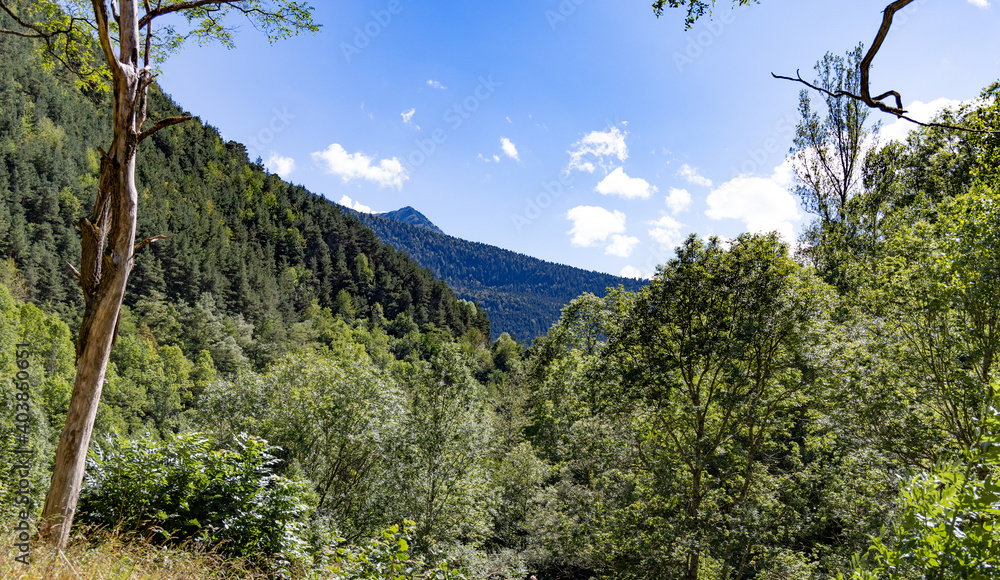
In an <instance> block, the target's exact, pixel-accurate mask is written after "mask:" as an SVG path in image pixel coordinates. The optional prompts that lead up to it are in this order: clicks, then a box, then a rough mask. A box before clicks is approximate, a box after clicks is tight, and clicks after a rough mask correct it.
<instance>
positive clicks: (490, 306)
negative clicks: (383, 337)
mask: <svg viewBox="0 0 1000 580" xmlns="http://www.w3.org/2000/svg"><path fill="white" fill-rule="evenodd" d="M404 209H407V208H404ZM399 211H400V212H402V211H403V210H399ZM392 213H397V212H392ZM356 215H358V217H359V218H360V219H361V221H363V222H364V223H365V224H366V225H367V226H368V227H370V228H371V229H372V230H374V232H375V233H376V234H377V235H378V237H379V238H380V239H381V240H382V241H383V242H385V243H386V244H389V245H390V246H392V247H394V248H396V249H397V250H399V251H401V252H405V253H407V254H409V255H410V257H412V258H413V259H414V260H416V261H417V262H418V263H419V264H420V265H421V266H423V267H425V268H428V269H429V270H430V271H431V272H433V273H434V275H435V276H437V277H438V278H440V279H442V280H444V281H445V282H447V283H448V285H449V286H451V288H452V289H453V290H454V291H455V293H456V294H457V295H458V296H460V297H462V298H465V299H467V300H472V301H474V302H476V303H477V304H479V305H480V307H482V309H483V310H484V311H486V314H487V315H488V316H489V318H490V326H491V328H492V330H493V333H494V335H499V334H500V333H503V332H507V333H509V334H510V335H511V336H513V337H514V338H516V339H518V340H522V341H530V340H532V339H533V338H535V337H537V336H541V335H543V334H545V332H546V331H547V330H548V328H549V327H550V326H551V325H552V323H554V322H555V321H556V320H558V319H559V314H560V312H561V310H562V308H563V306H565V305H566V304H568V303H569V302H570V301H571V300H572V299H574V298H576V297H577V296H579V295H580V294H583V293H584V292H590V293H593V294H597V295H598V296H603V295H604V294H605V291H606V290H607V288H609V287H617V286H619V285H621V286H624V287H625V289H626V290H629V291H636V290H638V289H640V288H642V286H643V285H644V284H645V283H644V282H643V281H639V280H633V279H629V278H620V277H618V276H612V275H610V274H602V273H600V272H591V271H587V270H582V269H580V268H574V267H572V266H565V265H561V264H554V263H552V262H546V261H543V260H539V259H537V258H532V257H530V256H525V255H524V254H519V253H517V252H512V251H510V250H504V249H501V248H497V247H495V246H490V245H487V244H482V243H478V242H470V241H468V240H463V239H461V238H456V237H453V236H449V235H446V234H444V233H439V232H434V231H429V230H428V229H427V228H425V227H420V226H415V225H410V224H408V223H402V222H400V221H398V220H396V219H393V218H392V217H388V216H387V214H356ZM425 219H426V218H425ZM428 223H429V222H428Z"/></svg>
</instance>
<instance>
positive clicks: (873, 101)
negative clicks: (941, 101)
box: [771, 0, 997, 134]
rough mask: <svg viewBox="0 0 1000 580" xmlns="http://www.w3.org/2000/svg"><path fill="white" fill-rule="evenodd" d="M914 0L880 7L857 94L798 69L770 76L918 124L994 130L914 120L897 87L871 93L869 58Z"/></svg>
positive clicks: (905, 0)
mask: <svg viewBox="0 0 1000 580" xmlns="http://www.w3.org/2000/svg"><path fill="white" fill-rule="evenodd" d="M913 2H914V0H896V1H895V2H892V3H891V4H889V5H888V6H886V7H885V10H883V11H882V25H881V26H879V29H878V33H876V34H875V40H874V41H873V42H872V45H871V46H870V47H869V48H868V52H866V53H865V56H864V58H862V59H861V64H860V66H859V68H860V69H861V70H860V71H859V72H860V74H861V83H860V84H861V94H860V95H856V94H854V93H851V92H849V91H844V90H839V91H836V92H833V91H829V90H827V89H824V88H822V87H818V86H816V85H814V84H812V83H810V82H808V81H806V80H805V79H803V78H802V75H801V74H799V71H795V77H794V78H793V77H787V76H781V75H776V74H774V73H771V76H772V77H774V78H776V79H782V80H787V81H792V82H798V83H802V84H804V85H806V86H807V87H809V88H811V89H813V90H816V91H819V92H821V93H823V94H826V95H829V96H831V97H833V98H835V99H839V98H841V97H847V98H849V99H854V100H856V101H860V102H862V103H864V104H865V105H868V106H869V107H871V108H872V109H878V110H880V111H882V112H885V113H889V114H891V115H895V116H896V117H897V118H900V119H904V120H906V121H909V122H911V123H914V124H916V125H920V126H921V127H938V128H941V129H953V130H957V131H967V132H970V133H986V134H993V133H997V131H986V130H981V129H972V128H970V127H959V126H956V125H948V124H946V123H924V122H921V121H917V120H916V119H914V118H912V117H908V116H906V111H905V110H904V109H903V100H902V98H901V97H900V95H899V93H898V92H896V91H886V92H884V93H882V94H881V95H878V96H877V97H874V98H873V97H872V96H871V89H870V88H869V87H870V83H871V66H872V61H874V60H875V55H876V54H878V51H879V49H881V48H882V43H883V42H885V37H886V36H887V35H888V34H889V29H890V28H892V19H893V17H894V16H895V14H896V12H899V11H900V10H902V9H903V8H905V7H906V6H907V5H909V4H912V3H913ZM888 97H892V98H893V101H894V104H886V102H885V99H886V98H888Z"/></svg>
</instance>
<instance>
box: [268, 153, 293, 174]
mask: <svg viewBox="0 0 1000 580" xmlns="http://www.w3.org/2000/svg"><path fill="white" fill-rule="evenodd" d="M264 167H267V170H268V171H270V172H271V173H277V174H278V175H280V176H281V178H282V179H287V178H288V176H289V175H291V173H292V172H293V171H295V160H294V159H292V158H291V157H282V156H281V155H278V154H277V153H275V152H273V151H272V152H271V156H270V157H269V158H268V159H267V161H266V162H265V163H264Z"/></svg>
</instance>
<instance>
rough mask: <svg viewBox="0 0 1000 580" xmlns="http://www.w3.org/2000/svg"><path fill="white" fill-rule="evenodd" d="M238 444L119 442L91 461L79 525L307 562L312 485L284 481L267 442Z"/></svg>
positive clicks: (192, 439) (257, 557)
mask: <svg viewBox="0 0 1000 580" xmlns="http://www.w3.org/2000/svg"><path fill="white" fill-rule="evenodd" d="M233 443H234V445H233V447H234V449H220V448H213V446H212V445H211V444H210V443H209V441H208V440H207V439H205V438H204V437H202V436H201V435H200V434H198V433H189V434H183V435H177V436H175V437H173V438H172V439H171V440H168V441H165V442H158V441H154V440H152V439H150V438H143V439H138V440H125V439H119V440H117V441H116V442H114V443H113V445H111V446H110V447H109V449H108V450H107V451H105V452H103V453H102V452H96V453H93V454H92V455H91V456H90V458H88V467H87V475H86V479H85V481H84V488H83V490H82V492H81V494H80V504H79V514H78V516H77V518H78V520H77V521H79V522H80V523H83V524H90V525H98V526H105V527H107V528H109V529H121V530H125V531H135V532H139V533H143V534H145V535H149V534H150V533H152V534H153V535H154V536H158V537H160V539H161V540H162V541H164V542H170V543H182V542H192V543H195V544H200V545H201V546H203V547H205V548H211V549H216V550H217V551H218V552H220V553H222V554H224V555H227V556H233V557H238V558H246V559H248V560H252V561H254V562H257V563H258V564H264V563H265V562H268V561H274V560H282V559H284V560H296V561H298V560H302V559H305V556H306V552H307V551H306V542H305V541H304V539H303V537H304V535H305V533H306V523H307V522H308V520H309V518H310V516H311V514H312V512H313V510H314V508H315V497H314V496H313V494H312V493H311V492H310V491H309V489H310V485H309V484H308V483H306V482H304V481H299V480H296V479H289V478H286V477H283V476H280V475H277V474H276V473H275V467H276V463H277V460H276V459H275V458H274V457H273V456H272V455H271V453H270V452H271V451H272V450H273V448H270V447H269V446H268V444H267V442H266V441H265V440H263V439H260V438H257V437H253V436H248V435H240V436H238V437H235V438H234V440H233Z"/></svg>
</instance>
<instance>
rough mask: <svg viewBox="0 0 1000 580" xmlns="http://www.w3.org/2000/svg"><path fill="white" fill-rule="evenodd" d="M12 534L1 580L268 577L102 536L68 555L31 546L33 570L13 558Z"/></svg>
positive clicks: (76, 545)
mask: <svg viewBox="0 0 1000 580" xmlns="http://www.w3.org/2000/svg"><path fill="white" fill-rule="evenodd" d="M15 541H16V540H15V539H14V536H13V535H12V534H10V533H6V532H5V533H3V535H0V579H2V580H8V579H11V580H14V579H17V580H22V579H23V580H82V579H86V580H125V579H129V580H202V579H204V580H208V579H212V580H228V579H230V578H232V579H235V578H248V579H252V580H257V579H260V580H263V579H265V578H267V576H266V575H265V574H262V573H260V572H257V571H253V570H252V569H251V568H248V567H244V566H241V565H240V564H239V563H233V562H232V561H228V560H223V559H222V558H220V557H218V556H215V555H213V554H198V553H195V552H192V551H187V550H182V549H177V548H164V547H160V546H155V545H152V544H150V543H148V542H145V541H143V540H141V539H139V540H136V539H135V538H128V540H126V538H124V537H121V536H117V535H113V534H107V533H97V534H94V535H92V536H91V537H90V538H89V539H84V538H83V537H77V538H76V539H75V540H74V541H73V542H72V543H71V544H70V546H69V547H68V548H67V549H66V550H65V552H61V553H60V552H57V551H55V550H52V549H49V548H48V547H47V546H43V545H40V544H34V545H32V547H31V563H30V565H28V566H25V565H24V564H22V563H20V562H17V561H16V560H15V559H14V558H15V557H16V556H17V555H18V549H17V547H16V546H15V545H14V543H15Z"/></svg>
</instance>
